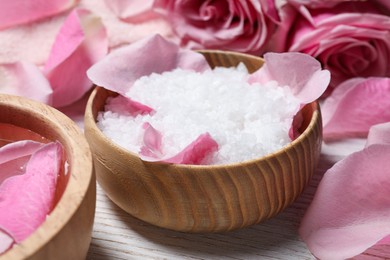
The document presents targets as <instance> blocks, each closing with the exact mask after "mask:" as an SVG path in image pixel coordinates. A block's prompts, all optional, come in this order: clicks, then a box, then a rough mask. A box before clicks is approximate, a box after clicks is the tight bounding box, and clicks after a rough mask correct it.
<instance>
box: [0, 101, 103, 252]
mask: <svg viewBox="0 0 390 260" xmlns="http://www.w3.org/2000/svg"><path fill="white" fill-rule="evenodd" d="M0 111H1V113H0V124H1V125H0V132H1V131H2V129H1V126H3V127H5V128H4V131H3V132H2V133H3V134H0V136H2V137H3V138H8V139H14V140H19V139H21V136H20V135H18V133H19V134H20V133H23V129H26V130H25V132H26V131H27V130H28V131H32V132H30V133H28V134H27V135H25V136H23V138H31V139H32V140H40V138H41V137H43V138H45V139H47V140H51V141H55V140H58V141H59V142H61V144H62V145H63V147H64V150H65V153H66V158H67V162H68V164H69V166H68V168H67V174H66V175H65V176H60V177H59V178H58V184H57V199H56V200H58V202H57V204H56V205H55V207H54V209H53V210H52V212H51V213H50V215H49V216H48V217H47V219H46V220H45V222H44V223H43V224H42V225H41V226H40V227H39V228H38V229H37V230H36V231H35V232H34V233H33V234H32V235H31V236H29V237H28V238H27V239H26V240H24V241H22V242H21V243H20V244H18V245H15V246H14V247H13V248H12V249H10V250H9V251H7V252H6V253H5V254H3V255H1V256H0V259H85V257H86V255H87V251H88V248H89V244H90V241H91V234H92V225H93V219H94V213H95V199H96V183H95V175H94V172H93V164H92V155H91V152H90V149H89V146H88V143H87V142H86V140H85V138H84V136H83V134H82V132H81V131H80V129H79V128H78V127H77V126H76V124H75V123H74V122H73V121H71V120H70V119H69V118H67V117H66V116H65V115H63V114H62V113H60V112H59V111H57V110H55V109H54V108H51V107H49V106H47V105H44V104H42V103H38V102H35V101H31V100H28V99H25V98H21V97H16V96H10V95H0ZM12 126H14V130H15V132H12V131H11V130H12V128H13V127H12Z"/></svg>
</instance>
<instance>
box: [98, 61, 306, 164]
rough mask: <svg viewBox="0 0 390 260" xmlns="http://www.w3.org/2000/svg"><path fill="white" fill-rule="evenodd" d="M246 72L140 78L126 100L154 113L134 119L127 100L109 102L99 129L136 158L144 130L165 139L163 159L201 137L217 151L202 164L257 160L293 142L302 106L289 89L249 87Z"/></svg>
mask: <svg viewBox="0 0 390 260" xmlns="http://www.w3.org/2000/svg"><path fill="white" fill-rule="evenodd" d="M248 77H249V74H248V71H247V70H246V68H245V66H244V65H242V64H240V65H239V66H238V67H237V68H222V67H217V68H215V69H214V70H207V71H205V72H202V73H199V72H194V71H188V70H187V71H186V70H182V69H176V70H173V71H169V72H164V73H162V74H156V73H153V74H151V75H150V76H144V77H141V78H139V79H138V80H137V81H136V82H135V83H134V85H133V86H132V88H131V89H130V90H129V92H128V93H127V94H126V96H127V97H129V98H131V99H132V100H134V101H137V102H140V103H142V104H144V105H147V106H149V107H151V108H153V109H154V110H155V112H154V113H152V114H146V115H137V116H133V115H131V114H130V113H129V112H128V111H126V109H125V106H124V103H125V100H126V98H125V97H123V96H117V97H115V98H109V99H108V100H107V103H106V106H105V111H104V112H100V114H99V116H98V127H99V128H100V129H101V130H102V131H103V133H104V134H105V135H107V136H108V137H109V138H111V139H112V140H113V141H114V142H116V143H117V144H118V145H121V146H122V147H124V148H126V149H128V150H130V151H133V152H136V153H138V152H139V151H140V148H141V147H142V145H143V144H142V136H143V133H144V129H143V127H142V126H143V124H144V123H145V122H148V123H150V124H151V125H152V126H153V127H154V128H155V129H157V130H158V131H160V132H161V133H162V135H163V139H162V151H163V154H164V158H166V157H170V156H174V155H176V154H177V153H178V152H180V151H181V150H183V149H184V148H185V147H186V146H187V145H188V144H190V143H191V142H192V141H194V140H195V139H196V138H197V137H198V136H199V135H201V134H204V133H209V134H210V135H211V136H212V138H213V139H214V140H215V141H216V142H217V143H218V151H216V152H213V153H212V154H209V155H208V156H207V158H205V159H204V161H203V164H228V163H234V162H241V161H245V160H250V159H255V158H259V157H261V156H264V155H267V154H269V153H272V152H275V151H276V150H278V149H280V148H282V147H283V146H285V145H287V144H288V143H289V142H291V139H290V137H289V134H288V133H289V130H290V127H291V125H292V120H293V116H294V114H295V113H296V112H297V109H298V108H299V106H300V102H299V100H298V99H297V98H295V97H294V96H293V94H292V93H291V91H290V89H289V87H288V86H278V84H277V82H275V81H270V82H267V83H266V84H259V83H252V84H249V83H248Z"/></svg>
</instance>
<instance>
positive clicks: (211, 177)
mask: <svg viewBox="0 0 390 260" xmlns="http://www.w3.org/2000/svg"><path fill="white" fill-rule="evenodd" d="M201 53H202V54H203V55H204V56H205V57H206V59H207V61H208V62H209V63H210V65H211V67H215V66H225V67H229V66H235V65H237V64H238V63H239V62H244V64H245V65H246V67H247V68H248V70H249V71H250V72H253V71H255V70H256V69H258V68H259V67H261V66H262V64H263V60H262V59H261V58H258V57H254V56H249V55H245V54H239V53H231V52H220V51H201ZM115 95H117V94H116V93H114V92H111V91H108V90H106V89H104V88H101V87H96V88H95V90H94V91H93V92H92V94H91V96H90V98H89V101H88V104H87V109H86V113H85V120H84V123H85V134H86V137H87V140H88V141H89V143H90V145H91V149H92V151H93V154H94V163H95V168H96V173H97V177H98V181H99V183H100V185H101V187H102V188H103V189H104V191H105V192H106V194H107V195H108V197H110V199H111V200H113V201H114V202H115V203H116V204H117V205H118V206H120V207H121V208H122V209H124V210H125V211H127V212H128V213H129V214H131V215H133V216H134V217H137V218H139V219H141V220H144V221H146V222H148V223H151V224H153V225H157V226H160V227H164V228H168V229H173V230H178V231H184V232H221V231H229V230H233V229H237V228H242V227H246V226H249V225H253V224H256V223H259V222H261V221H264V220H266V219H268V218H270V217H272V216H274V215H276V214H277V213H279V212H280V211H282V210H283V209H284V208H286V207H287V206H288V205H290V204H291V203H292V202H293V201H294V200H295V199H296V198H297V197H298V196H299V194H300V193H301V192H302V190H303V189H304V187H305V186H306V185H307V183H308V182H309V180H310V178H311V176H312V174H313V172H314V169H315V167H316V166H317V162H318V159H319V155H320V150H321V140H322V135H321V131H322V126H321V115H320V110H319V106H318V103H317V102H313V103H311V104H308V105H306V106H305V107H304V108H303V109H302V110H301V112H300V113H301V116H302V120H303V121H302V125H301V127H300V129H299V131H300V132H302V134H301V135H300V136H299V137H297V138H296V139H295V140H294V141H292V142H291V143H290V144H288V145H287V146H285V147H283V148H282V149H280V150H278V151H275V152H274V153H272V154H269V155H267V156H264V157H261V158H256V159H253V160H248V161H244V162H240V163H232V164H225V165H182V164H165V163H151V162H144V161H142V160H141V159H140V158H139V156H138V155H137V154H136V153H133V152H130V151H128V150H126V149H124V148H121V147H120V146H119V145H117V144H115V143H114V142H113V141H112V140H110V139H109V138H108V137H106V136H105V135H104V134H103V133H102V132H101V131H100V129H99V128H98V127H97V124H96V119H97V116H98V113H99V112H100V111H102V110H103V109H104V105H105V102H106V99H107V98H108V97H110V96H115Z"/></svg>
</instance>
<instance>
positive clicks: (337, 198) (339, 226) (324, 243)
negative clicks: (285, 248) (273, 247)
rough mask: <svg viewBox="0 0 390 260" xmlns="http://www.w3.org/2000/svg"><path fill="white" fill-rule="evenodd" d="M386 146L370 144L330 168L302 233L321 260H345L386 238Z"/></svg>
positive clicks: (389, 213) (389, 192)
mask: <svg viewBox="0 0 390 260" xmlns="http://www.w3.org/2000/svg"><path fill="white" fill-rule="evenodd" d="M389 154H390V145H380V144H373V145H370V146H368V147H367V148H365V149H364V150H362V151H360V152H356V153H353V154H351V155H350V156H348V157H346V158H345V159H344V160H342V161H339V162H338V163H336V164H335V165H334V166H333V167H332V168H331V169H329V170H328V171H327V172H326V173H325V175H324V177H323V179H322V181H321V183H320V185H319V187H318V189H317V192H316V194H315V197H314V199H313V201H312V203H311V205H310V207H309V209H308V211H307V212H306V214H305V216H304V218H303V220H302V223H301V227H300V230H299V232H300V235H301V237H302V238H303V240H304V241H305V242H306V243H307V246H308V248H309V249H310V251H311V252H312V253H313V254H314V255H315V256H316V257H318V258H320V259H347V258H350V257H353V256H355V255H358V254H360V253H362V252H363V251H365V250H366V249H367V248H369V247H371V246H373V245H375V244H376V243H377V242H379V241H381V240H382V239H383V238H385V237H386V236H388V235H389V234H390V189H389V187H390V178H389V176H390V160H389Z"/></svg>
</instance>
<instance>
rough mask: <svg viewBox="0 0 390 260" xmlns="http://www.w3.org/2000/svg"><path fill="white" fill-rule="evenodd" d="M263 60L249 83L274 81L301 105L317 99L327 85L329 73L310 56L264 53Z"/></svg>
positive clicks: (290, 53) (293, 53) (294, 53)
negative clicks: (288, 91) (290, 91)
mask: <svg viewBox="0 0 390 260" xmlns="http://www.w3.org/2000/svg"><path fill="white" fill-rule="evenodd" d="M264 60H265V63H264V65H263V67H261V68H260V69H259V70H257V71H256V72H254V73H253V74H252V75H251V77H250V79H249V81H250V82H260V83H265V82H267V81H271V80H275V81H277V82H278V84H279V85H280V86H289V87H290V88H291V90H292V93H293V94H294V95H295V96H296V97H297V98H298V99H299V100H301V103H302V104H308V103H310V102H312V101H315V100H316V99H318V98H319V97H320V96H321V95H322V93H324V91H325V90H326V88H327V87H328V85H329V82H330V73H329V71H328V70H321V64H320V63H319V62H318V61H317V60H316V59H314V58H313V57H311V56H310V55H307V54H304V53H297V52H287V53H266V54H264Z"/></svg>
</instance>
